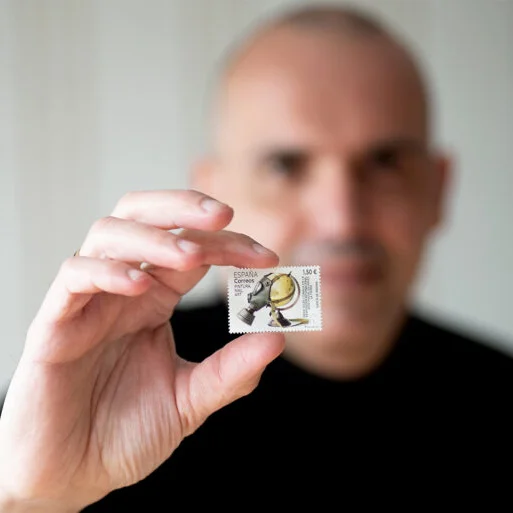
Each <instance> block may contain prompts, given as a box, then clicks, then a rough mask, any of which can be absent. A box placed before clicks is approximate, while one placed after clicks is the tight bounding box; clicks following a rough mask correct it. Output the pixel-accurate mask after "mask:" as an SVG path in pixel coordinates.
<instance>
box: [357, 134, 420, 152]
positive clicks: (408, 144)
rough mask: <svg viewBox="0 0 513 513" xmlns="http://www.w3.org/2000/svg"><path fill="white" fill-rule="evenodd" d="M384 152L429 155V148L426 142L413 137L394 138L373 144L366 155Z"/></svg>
mask: <svg viewBox="0 0 513 513" xmlns="http://www.w3.org/2000/svg"><path fill="white" fill-rule="evenodd" d="M383 150H396V151H407V152H412V153H427V146H426V144H425V143H424V142H422V141H420V140H419V139H415V138H413V137H392V138H389V139H382V140H378V141H375V142H373V143H371V144H370V145H369V146H368V148H367V150H366V153H375V152H379V151H383Z"/></svg>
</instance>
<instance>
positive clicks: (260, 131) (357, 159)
mask: <svg viewBox="0 0 513 513" xmlns="http://www.w3.org/2000/svg"><path fill="white" fill-rule="evenodd" d="M219 86H220V87H219V91H218V97H217V103H216V110H215V113H216V114H215V120H214V123H215V124H214V126H215V129H214V133H213V150H212V154H211V155H210V156H209V157H208V158H207V159H206V160H205V161H203V162H202V164H201V165H200V166H199V168H198V170H197V173H196V180H195V182H194V184H195V186H197V187H198V188H199V189H201V190H203V191H204V192H207V193H209V194H211V195H212V196H214V197H216V198H218V199H219V200H221V201H225V202H227V203H228V204H230V205H231V206H232V207H233V208H234V210H235V215H234V219H233V222H232V224H231V226H230V227H229V228H230V229H232V230H235V231H240V232H244V233H247V234H248V235H250V236H252V237H254V238H255V239H256V240H258V241H259V242H261V243H262V244H264V245H266V246H268V247H269V248H271V249H273V250H274V251H276V252H277V253H278V255H279V256H280V259H281V264H283V265H293V264H319V265H320V266H321V272H322V291H323V323H324V330H323V332H321V333H320V334H315V335H314V334H312V335H305V334H303V335H302V336H303V337H310V338H309V340H311V341H313V342H312V343H315V344H320V345H324V346H325V347H326V348H327V349H328V348H333V351H336V348H341V347H342V348H345V349H344V350H351V345H352V344H354V349H355V350H360V349H361V348H362V344H371V345H372V344H373V343H375V342H373V341H374V340H378V339H379V336H378V337H377V336H376V335H377V334H379V333H385V332H387V330H388V331H390V330H391V329H393V326H394V324H395V323H397V321H398V319H399V318H400V316H401V314H402V312H403V311H404V307H405V306H406V304H407V302H408V295H409V293H410V291H411V288H412V283H413V282H414V278H415V275H416V272H417V269H418V267H419V264H420V262H421V259H422V255H423V252H424V247H425V243H426V241H427V239H428V238H429V236H430V234H431V232H432V230H433V229H434V228H435V227H436V225H437V224H438V223H439V221H440V217H441V207H442V192H443V184H444V175H445V166H444V164H443V161H442V159H440V158H439V157H437V156H436V155H434V154H433V151H432V148H431V141H430V119H429V117H430V112H429V102H428V100H429V98H428V94H427V91H426V87H425V85H424V82H423V79H422V77H421V74H420V72H419V70H418V68H417V66H416V64H415V63H414V61H413V59H412V58H411V57H410V55H409V53H408V52H407V51H406V50H405V49H404V47H403V46H402V45H401V44H400V43H399V42H398V41H397V39H395V38H394V37H392V36H391V35H390V34H389V33H388V32H387V31H385V30H384V29H383V28H382V27H381V26H380V25H379V24H377V23H376V22H375V21H373V20H372V19H370V18H367V17H366V16H363V15H361V14H358V13H355V12H353V11H350V10H347V9H345V8H335V7H326V8H319V7H310V8H304V9H302V10H299V11H296V12H294V13H291V14H286V15H285V16H284V17H282V18H279V19H276V20H274V21H273V22H271V23H270V24H268V25H266V26H264V27H262V28H261V29H260V30H258V31H257V32H256V33H255V34H254V35H253V36H252V37H250V38H249V39H248V40H247V41H246V43H245V44H244V45H242V46H241V47H239V48H238V49H237V51H236V52H235V53H234V54H232V55H231V57H230V59H229V61H228V63H227V65H226V67H225V68H224V73H223V75H222V78H221V81H220V84H219ZM330 350H331V349H330Z"/></svg>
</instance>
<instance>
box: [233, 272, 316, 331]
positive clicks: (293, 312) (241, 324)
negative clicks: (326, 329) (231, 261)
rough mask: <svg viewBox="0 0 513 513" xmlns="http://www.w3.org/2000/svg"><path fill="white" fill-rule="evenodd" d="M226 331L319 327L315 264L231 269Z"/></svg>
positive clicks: (290, 329)
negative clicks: (227, 328) (227, 329)
mask: <svg viewBox="0 0 513 513" xmlns="http://www.w3.org/2000/svg"><path fill="white" fill-rule="evenodd" d="M228 307H229V331H230V333H255V332H264V331H281V332H287V331H312V330H321V329H322V310H321V272H320V267H319V266H288V267H276V268H272V269H238V268H234V269H233V270H231V273H230V276H229V279H228Z"/></svg>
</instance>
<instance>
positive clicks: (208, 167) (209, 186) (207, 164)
mask: <svg viewBox="0 0 513 513" xmlns="http://www.w3.org/2000/svg"><path fill="white" fill-rule="evenodd" d="M217 171H218V170H217V162H216V160H215V159H214V157H212V156H203V157H201V158H200V159H198V160H197V161H196V162H195V163H194V164H193V166H192V169H191V174H190V178H189V184H190V187H191V188H192V189H196V190H197V191H200V192H203V193H204V194H207V195H209V196H212V197H214V198H215V197H216V192H217V187H216V177H215V176H214V175H215V174H216V173H217Z"/></svg>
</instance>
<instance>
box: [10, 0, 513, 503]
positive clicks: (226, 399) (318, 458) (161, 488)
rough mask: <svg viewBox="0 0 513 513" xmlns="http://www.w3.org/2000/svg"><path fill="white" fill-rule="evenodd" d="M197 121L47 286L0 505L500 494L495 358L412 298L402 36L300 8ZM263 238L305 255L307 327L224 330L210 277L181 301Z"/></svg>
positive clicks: (498, 364) (254, 254)
mask: <svg viewBox="0 0 513 513" xmlns="http://www.w3.org/2000/svg"><path fill="white" fill-rule="evenodd" d="M215 120H216V125H215V131H214V139H213V148H212V152H211V153H210V154H209V155H208V156H207V157H206V158H205V159H204V160H203V161H202V162H201V163H200V164H199V165H198V166H197V168H196V169H195V171H194V177H193V180H194V187H195V189H197V190H196V191H151V192H140V193H131V194H129V195H127V196H125V197H124V198H122V199H121V201H120V202H119V203H118V205H117V206H116V208H115V209H114V211H113V213H112V216H110V217H107V218H105V219H102V220H100V221H99V222H97V223H95V225H94V226H93V227H92V229H91V231H90V232H89V234H88V236H87V237H86V239H85V241H84V244H83V245H82V247H81V249H80V252H79V255H78V256H75V257H74V258H71V259H69V260H68V261H66V262H65V264H64V265H63V267H62V269H61V270H60V271H59V273H58V275H57V277H56V279H55V282H54V283H53V284H52V286H51V288H50V290H49V291H48V295H47V297H46V298H45V301H44V302H43V305H42V306H41V309H40V311H39V312H38V315H37V316H36V318H35V319H34V321H33V323H32V325H31V327H30V330H29V333H28V336H27V341H26V346H25V350H24V353H23V356H22V358H21V361H20V363H19V365H18V368H17V370H16V373H15V376H14V377H13V380H12V383H11V385H10V388H9V391H8V394H7V398H6V402H5V408H4V412H3V416H2V419H1V421H0V454H1V460H2V461H0V505H1V507H0V511H27V512H28V511H52V512H54V513H58V512H61V511H79V510H84V511H86V512H104V511H125V510H129V511H174V510H186V509H200V508H201V509H214V510H215V509H253V508H268V509H277V510H282V509H285V510H287V509H304V508H315V509H321V510H325V509H345V508H348V509H349V508H355V507H358V508H360V509H364V508H366V507H374V508H375V509H376V508H378V509H379V508H381V509H385V508H387V507H393V508H395V509H400V508H403V507H404V508H407V509H410V510H412V509H416V508H418V507H430V508H435V507H439V508H443V509H447V508H451V509H456V508H458V507H462V506H463V507H464V508H465V509H466V510H467V509H470V507H476V506H478V505H482V506H484V507H485V508H486V510H487V511H490V510H491V509H493V508H494V507H495V506H498V505H504V502H503V501H505V500H509V495H510V494H509V493H508V492H509V488H504V483H507V482H508V481H507V477H508V476H507V470H504V471H503V470H501V467H502V468H507V467H506V464H507V463H509V461H510V458H511V452H512V451H511V442H510V437H511V431H510V428H511V421H510V420H509V415H508V412H507V407H508V404H509V394H510V390H512V389H513V388H512V385H513V363H512V362H511V360H510V359H509V358H507V357H506V356H503V355H501V354H499V353H498V352H496V351H494V350H492V349H490V348H489V347H487V346H485V345H484V344H482V343H480V342H476V341H473V340H471V339H469V338H468V337H465V336H463V335H460V334H457V333H455V332H452V331H450V330H448V329H445V328H443V327H440V326H436V325H435V324H433V323H430V322H428V321H426V320H422V319H420V318H419V317H418V316H416V315H414V313H413V312H412V311H411V308H410V304H409V295H410V293H411V290H412V285H413V283H414V280H415V276H416V275H417V274H418V270H419V269H420V266H421V260H422V255H423V253H424V247H425V245H426V244H427V243H428V241H429V238H430V237H431V236H432V234H433V233H434V230H435V229H436V228H437V226H438V225H439V223H440V222H441V220H442V218H443V210H444V209H443V205H444V193H445V191H446V184H447V181H448V173H449V169H448V164H447V161H446V159H444V158H443V157H442V156H440V155H438V154H437V152H436V149H435V148H433V146H432V141H431V127H430V112H429V95H428V92H427V88H426V86H425V84H424V81H423V78H422V77H421V74H420V72H419V70H418V68H417V65H416V64H415V62H414V61H413V59H412V57H411V56H410V54H409V53H408V52H407V50H406V49H405V48H404V47H403V46H402V45H401V44H400V43H399V42H398V41H397V39H396V38H394V37H393V36H392V35H390V34H389V33H388V32H387V31H385V29H383V28H382V27H381V26H380V25H379V24H377V23H376V22H375V21H373V20H371V19H369V18H368V17H365V16H362V15H359V14H357V13H354V12H352V11H349V10H347V9H342V8H315V7H312V8H305V9H302V10H298V11H294V12H292V13H289V14H287V15H285V16H284V17H282V18H279V19H277V20H275V21H274V22H271V23H269V24H268V25H266V26H264V27H262V28H261V29H260V30H258V31H257V33H256V34H254V35H253V36H252V37H251V38H250V39H249V40H248V41H246V43H245V44H244V45H242V46H241V47H240V48H239V49H238V50H237V52H236V53H235V54H233V55H232V56H231V59H230V60H229V62H228V63H227V66H226V68H225V70H224V74H223V76H222V79H221V83H220V88H219V95H218V98H217V103H216V118H215ZM198 191H201V192H198ZM204 194H206V196H205V195H204ZM213 198H215V199H216V200H219V201H221V203H220V202H218V201H215V200H214V199H213ZM228 205H229V206H228ZM227 227H228V228H229V231H228V230H225V228H227ZM175 228H183V229H184V231H183V232H181V233H179V234H176V233H169V232H168V230H172V229H175ZM243 234H244V235H243ZM248 235H249V236H250V237H251V238H250V237H248ZM255 241H258V242H259V243H261V244H263V246H261V245H259V244H257V243H256V242H255ZM266 248H270V250H268V249H266ZM277 255H279V261H280V263H281V264H283V265H291V264H319V265H320V266H321V270H322V290H323V330H322V331H321V332H311V333H290V334H288V335H287V337H286V340H284V339H283V338H282V337H281V336H280V335H276V334H258V335H245V336H243V337H240V338H238V339H236V340H232V339H233V338H234V337H232V336H230V335H228V332H227V312H226V305H225V303H224V299H225V298H224V295H223V297H222V298H221V300H220V302H219V304H217V305H215V306H211V307H204V308H197V309H194V310H192V311H180V310H175V308H176V306H177V304H178V302H179V300H180V297H181V296H182V295H184V294H185V293H187V291H189V290H190V289H191V288H192V287H194V285H195V284H196V283H197V282H198V280H199V279H201V277H202V276H204V274H205V272H206V271H207V269H208V267H209V266H210V265H215V266H221V267H223V266H238V267H262V268H266V267H272V266H275V265H277V264H278V257H277ZM140 262H145V263H146V264H144V265H142V266H141V269H142V270H143V271H141V270H139V265H140ZM148 264H149V265H148ZM223 287H224V283H223ZM223 294H224V293H223ZM170 314H172V317H171V323H169V322H168V319H169V316H170ZM175 342H176V345H175ZM192 362H200V363H192ZM257 384H258V386H257ZM250 392H251V393H250ZM2 507H3V509H2Z"/></svg>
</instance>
